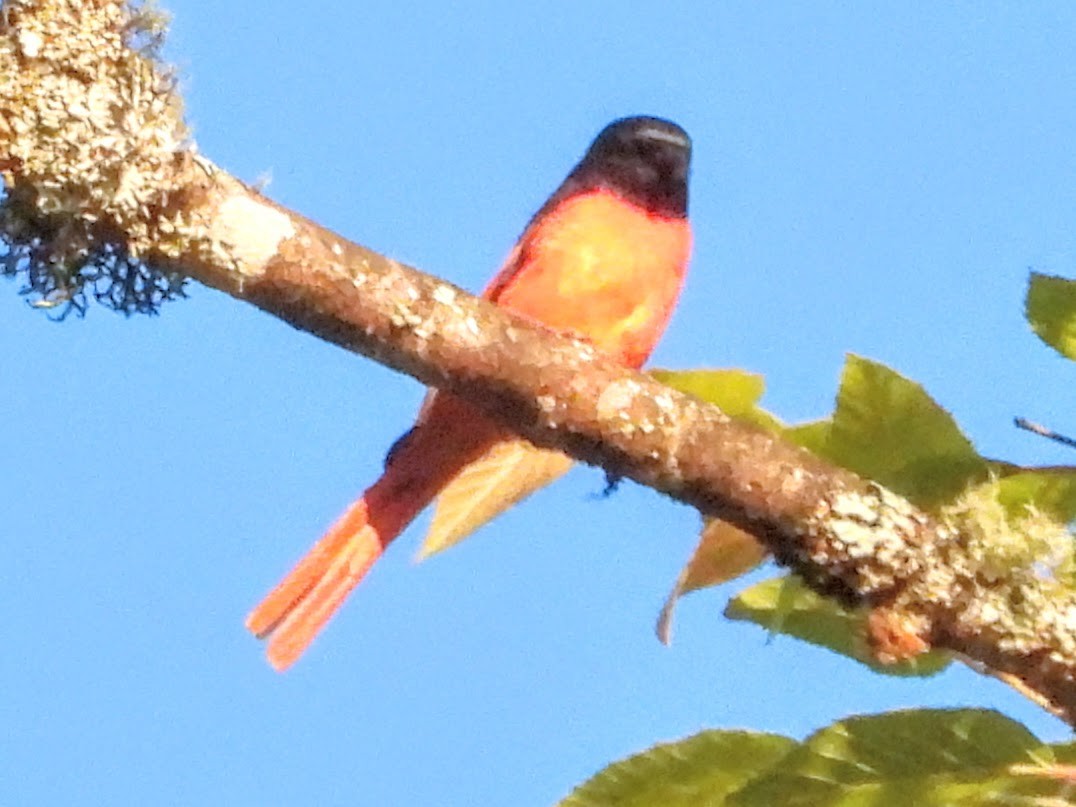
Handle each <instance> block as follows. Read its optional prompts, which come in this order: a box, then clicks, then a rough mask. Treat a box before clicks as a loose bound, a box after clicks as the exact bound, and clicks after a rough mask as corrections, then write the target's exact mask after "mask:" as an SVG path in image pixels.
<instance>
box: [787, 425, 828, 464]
mask: <svg viewBox="0 0 1076 807" xmlns="http://www.w3.org/2000/svg"><path fill="white" fill-rule="evenodd" d="M832 428H833V421H832V420H829V419H826V420H813V421H810V422H809V423H800V424H797V425H795V426H789V427H788V428H786V429H785V431H784V434H785V437H787V438H788V439H789V440H791V441H792V442H793V443H795V444H796V445H799V446H802V447H803V448H806V449H807V450H808V451H810V452H811V453H812V454H817V455H818V456H820V457H828V456H829V453H828V451H827V447H828V446H829V436H830V430H831V429H832Z"/></svg>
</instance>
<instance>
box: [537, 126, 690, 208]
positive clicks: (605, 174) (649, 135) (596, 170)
mask: <svg viewBox="0 0 1076 807" xmlns="http://www.w3.org/2000/svg"><path fill="white" fill-rule="evenodd" d="M690 166H691V138H690V137H688V134H687V132H685V131H684V130H683V129H681V128H680V127H679V126H677V125H676V124H675V123H673V122H672V121H667V120H663V119H661V118H651V117H644V116H639V117H632V118H622V119H620V120H616V121H613V122H612V123H610V124H609V125H608V126H606V127H605V128H604V129H602V131H601V133H600V134H599V135H598V136H597V137H596V138H595V139H594V142H593V143H591V145H590V148H589V149H588V150H587V153H586V154H585V155H584V156H583V159H582V160H580V161H579V164H578V165H576V166H575V168H573V169H572V172H571V173H570V174H569V175H568V178H567V179H565V180H564V183H563V184H562V185H561V186H560V188H558V189H557V192H556V193H554V194H553V196H552V198H550V200H549V202H547V203H546V205H545V207H544V208H543V210H545V209H549V208H551V207H552V206H554V205H556V204H557V203H558V202H560V201H561V200H563V199H565V198H567V197H569V196H573V195H575V194H578V193H581V192H586V191H589V190H599V189H602V190H608V191H611V192H613V193H615V194H617V195H618V196H620V197H622V198H623V199H626V200H627V201H629V202H631V203H632V204H634V205H637V206H638V207H641V208H643V209H644V210H646V211H647V212H650V213H653V214H655V215H659V216H663V217H665V218H686V217H687V180H688V171H689V169H690Z"/></svg>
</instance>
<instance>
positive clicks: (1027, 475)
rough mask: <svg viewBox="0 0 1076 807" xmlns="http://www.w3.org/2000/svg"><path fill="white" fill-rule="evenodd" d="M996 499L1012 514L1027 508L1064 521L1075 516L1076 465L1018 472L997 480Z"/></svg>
mask: <svg viewBox="0 0 1076 807" xmlns="http://www.w3.org/2000/svg"><path fill="white" fill-rule="evenodd" d="M998 487H999V490H998V499H999V501H1000V502H1001V503H1002V505H1004V506H1005V509H1006V510H1007V511H1008V512H1009V514H1010V515H1011V516H1016V517H1019V516H1022V515H1024V514H1025V513H1026V511H1027V508H1028V507H1034V508H1036V509H1038V510H1039V511H1041V512H1043V513H1045V514H1046V515H1048V516H1050V517H1052V518H1054V519H1056V520H1057V521H1059V522H1060V523H1062V524H1067V523H1069V522H1070V521H1073V520H1074V519H1076V468H1044V469H1030V470H1026V471H1017V472H1016V473H1011V474H1009V475H1008V476H1005V477H1003V478H1002V479H1000V480H999V482H998Z"/></svg>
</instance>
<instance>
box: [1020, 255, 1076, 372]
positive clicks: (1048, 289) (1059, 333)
mask: <svg viewBox="0 0 1076 807" xmlns="http://www.w3.org/2000/svg"><path fill="white" fill-rule="evenodd" d="M1026 313H1027V321H1028V322H1030V323H1031V329H1032V330H1033V331H1035V333H1037V334H1038V335H1039V338H1040V339H1042V341H1044V342H1045V343H1046V344H1048V345H1049V346H1050V347H1052V348H1053V349H1054V350H1056V351H1057V352H1058V353H1060V354H1061V355H1062V356H1065V357H1066V358H1069V359H1076V282H1074V281H1072V280H1066V279H1065V278H1063V277H1051V276H1050V275H1040V274H1038V273H1037V272H1032V274H1031V282H1030V284H1029V285H1028V289H1027V305H1026Z"/></svg>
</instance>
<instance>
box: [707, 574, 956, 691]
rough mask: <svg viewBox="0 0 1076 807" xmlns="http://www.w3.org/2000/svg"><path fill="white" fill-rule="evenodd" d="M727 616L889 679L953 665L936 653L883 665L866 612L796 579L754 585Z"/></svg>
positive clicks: (737, 599)
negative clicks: (876, 655) (844, 605)
mask: <svg viewBox="0 0 1076 807" xmlns="http://www.w3.org/2000/svg"><path fill="white" fill-rule="evenodd" d="M725 616H727V617H728V618H730V619H735V620H740V621H744V622H754V623H755V624H756V625H759V626H760V627H763V628H765V629H766V630H768V631H771V632H774V633H784V634H787V635H789V636H795V637H796V638H797V639H802V640H804V641H806V642H810V643H811V644H815V645H818V646H819V647H825V648H828V649H830V650H833V651H834V652H836V653H840V654H841V655H842V656H847V657H849V658H852V659H855V660H856V661H858V662H860V663H861V664H866V665H867V666H868V667H870V668H871V669H873V670H876V671H877V672H881V673H885V674H886V675H902V676H913V675H914V676H927V675H934V674H935V673H937V672H939V671H941V670H943V669H944V668H945V667H947V666H948V664H949V661H950V659H949V657H948V655H946V654H945V653H942V652H940V651H931V652H929V653H924V654H922V655H920V656H917V657H915V658H914V659H910V660H908V661H902V662H899V663H897V664H882V663H881V662H879V661H878V660H877V659H875V658H874V655H873V654H872V653H871V651H870V648H869V647H868V646H867V643H866V640H865V638H864V637H865V636H866V635H867V628H866V618H867V615H866V612H865V611H859V610H857V611H849V610H847V609H845V608H842V607H841V606H839V605H838V604H837V603H836V602H834V601H833V600H830V599H826V598H823V597H821V596H819V595H818V594H815V593H814V592H813V591H811V590H810V589H809V588H807V586H806V585H805V584H804V583H803V582H802V581H801V580H800V579H799V578H798V577H795V576H787V577H775V578H771V579H770V580H764V581H763V582H761V583H758V584H757V585H754V586H751V587H750V588H748V589H747V590H746V591H743V592H741V593H740V594H739V595H737V596H736V597H734V598H733V599H732V600H731V601H730V602H729V604H728V606H727V607H726V608H725Z"/></svg>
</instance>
